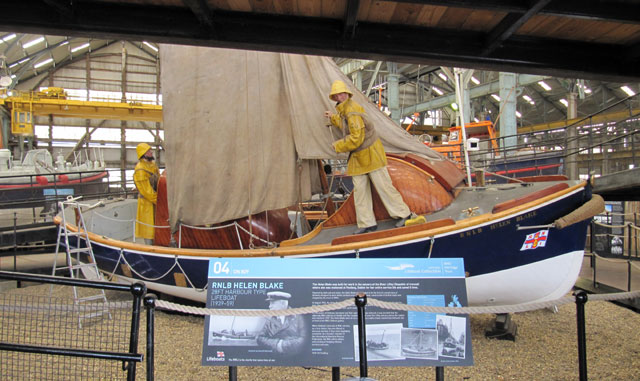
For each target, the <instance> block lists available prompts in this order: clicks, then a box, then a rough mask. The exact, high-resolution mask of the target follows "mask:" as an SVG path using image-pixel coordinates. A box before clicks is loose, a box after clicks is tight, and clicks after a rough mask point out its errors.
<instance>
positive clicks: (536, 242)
mask: <svg viewBox="0 0 640 381" xmlns="http://www.w3.org/2000/svg"><path fill="white" fill-rule="evenodd" d="M548 235H549V229H547V230H540V231H537V232H535V233H532V234H529V235H527V238H525V239H524V243H523V244H522V247H521V248H520V251H524V250H533V249H537V248H539V247H544V246H545V245H546V244H547V237H548Z"/></svg>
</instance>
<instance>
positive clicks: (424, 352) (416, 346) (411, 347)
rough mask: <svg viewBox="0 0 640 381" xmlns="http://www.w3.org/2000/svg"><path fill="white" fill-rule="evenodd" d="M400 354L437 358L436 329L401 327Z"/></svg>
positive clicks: (428, 358)
mask: <svg viewBox="0 0 640 381" xmlns="http://www.w3.org/2000/svg"><path fill="white" fill-rule="evenodd" d="M401 347H402V355H403V356H405V357H410V358H416V359H426V360H437V359H438V331H437V330H435V329H414V328H403V329H402V344H401Z"/></svg>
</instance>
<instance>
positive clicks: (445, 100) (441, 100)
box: [402, 74, 548, 117]
mask: <svg viewBox="0 0 640 381" xmlns="http://www.w3.org/2000/svg"><path fill="white" fill-rule="evenodd" d="M546 78H548V77H544V76H539V75H528V74H521V75H519V76H518V78H517V81H516V82H517V86H526V85H530V84H532V83H536V82H538V81H542V80H543V79H546ZM499 90H500V83H499V81H494V82H489V83H485V84H483V85H480V86H476V87H474V88H472V89H470V90H469V99H473V98H478V97H481V96H485V95H489V94H491V93H495V92H496V91H499ZM455 101H456V95H455V94H449V95H445V96H441V97H438V98H434V99H431V100H429V101H427V102H423V103H419V104H416V105H414V106H409V107H405V108H404V110H403V112H402V117H405V116H409V115H413V113H414V112H425V111H429V110H437V109H439V108H443V107H448V106H449V105H450V104H451V103H453V102H455Z"/></svg>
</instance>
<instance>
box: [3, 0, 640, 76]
mask: <svg viewBox="0 0 640 381" xmlns="http://www.w3.org/2000/svg"><path fill="white" fill-rule="evenodd" d="M44 8H47V7H42V3H41V2H40V0H21V1H19V2H13V1H11V2H0V14H2V15H3V17H2V18H1V19H0V29H4V30H15V31H18V32H28V33H38V34H40V33H48V34H58V35H71V36H85V37H86V36H89V37H96V38H101V39H119V40H140V39H141V40H145V41H153V42H162V43H174V44H187V45H199V46H215V47H225V48H235V49H249V50H265V51H277V52H289V53H301V54H317V55H327V56H340V57H350V58H366V59H374V60H383V61H397V62H406V63H416V64H426V63H429V64H431V65H438V66H453V67H463V68H464V67H466V68H469V67H472V68H475V69H479V70H493V71H510V72H525V73H531V74H542V75H554V76H563V77H571V78H598V79H600V80H609V81H614V82H624V81H629V80H632V81H637V80H638V79H639V78H640V64H639V63H638V62H637V60H620V61H618V62H616V65H612V64H611V57H621V56H624V54H625V52H626V47H624V46H618V45H612V44H597V43H586V42H579V41H568V40H559V39H548V38H538V37H523V36H515V35H514V36H512V37H511V38H509V39H508V40H507V41H505V42H504V43H503V44H502V45H501V47H499V48H497V49H496V50H495V51H493V52H492V54H491V56H487V57H482V56H480V53H481V52H482V49H483V48H484V41H485V38H486V34H484V33H480V32H475V31H466V32H465V31H458V30H442V29H440V30H438V29H435V28H427V27H411V26H406V25H401V24H381V23H371V22H366V23H365V22H358V28H357V33H356V34H355V36H354V38H353V39H351V40H349V43H348V44H345V43H344V40H343V39H342V34H343V30H344V28H343V26H344V24H343V23H342V21H341V20H336V19H329V18H311V17H298V16H282V15H273V14H255V13H249V12H231V11H222V10H218V11H216V28H217V29H218V30H220V31H224V33H220V34H219V35H218V36H216V37H215V38H212V37H211V36H209V35H204V34H203V33H202V27H201V25H200V24H199V23H197V18H196V17H195V16H194V14H193V12H191V10H189V9H187V8H186V7H169V6H149V5H139V4H122V3H114V2H91V3H86V2H77V3H75V10H74V11H75V17H74V18H73V20H69V21H68V22H65V23H60V22H58V20H55V18H53V19H52V18H51V17H50V10H48V9H44ZM638 13H640V12H638ZM636 14H637V13H636ZM167 20H172V23H171V28H167ZM442 41H447V43H446V44H443V43H442ZM425 46H428V47H429V49H425V48H424V47H425ZM356 47H357V49H356Z"/></svg>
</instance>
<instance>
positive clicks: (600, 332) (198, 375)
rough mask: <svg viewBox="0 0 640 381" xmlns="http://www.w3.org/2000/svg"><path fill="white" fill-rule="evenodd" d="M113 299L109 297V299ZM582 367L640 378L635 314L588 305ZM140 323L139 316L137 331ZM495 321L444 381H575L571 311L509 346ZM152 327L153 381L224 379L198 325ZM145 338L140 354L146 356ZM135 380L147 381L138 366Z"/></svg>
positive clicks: (401, 371)
mask: <svg viewBox="0 0 640 381" xmlns="http://www.w3.org/2000/svg"><path fill="white" fill-rule="evenodd" d="M4 292H5V293H36V294H40V295H44V294H48V292H49V286H46V285H45V286H31V287H26V288H22V289H9V290H5V291H4ZM113 299H114V298H113V297H112V296H111V295H109V300H113ZM586 318H587V322H586V324H587V325H586V329H587V352H588V353H587V364H588V376H589V379H592V380H638V379H640V356H639V352H640V314H637V313H635V312H633V311H630V310H628V309H626V308H623V307H619V306H616V305H614V304H612V303H608V302H600V301H597V302H596V301H594V302H589V303H587V305H586ZM144 320H145V318H144V314H143V322H142V324H143V325H142V327H144V323H145V321H144ZM492 320H493V315H487V314H483V315H472V316H471V320H470V321H471V335H472V336H471V337H472V344H473V355H474V362H475V365H474V366H471V367H448V368H445V379H449V380H576V379H578V351H577V336H576V309H575V305H573V304H569V305H564V306H560V307H559V309H558V312H557V313H554V312H552V311H551V310H547V309H545V310H538V311H531V312H526V313H518V314H515V315H513V318H512V320H513V321H514V322H516V323H517V325H518V336H517V339H516V341H515V342H512V341H502V340H490V339H486V338H485V337H484V330H485V329H486V328H487V327H489V326H490V325H491V323H492ZM155 323H156V325H155V328H156V329H155V355H156V361H155V365H154V366H155V379H156V380H161V381H164V380H167V381H168V380H198V379H200V380H227V379H228V368H227V367H224V366H223V367H209V366H208V367H203V366H201V365H200V363H201V356H202V341H203V330H204V318H203V317H199V316H190V315H183V314H175V313H167V312H162V311H158V312H157V315H156V322H155ZM145 340H146V339H145V335H144V332H143V333H142V336H141V338H140V343H141V346H140V349H139V351H140V353H144V351H145V342H146V341H145ZM358 376H359V368H357V367H353V368H342V369H341V378H342V379H347V378H351V377H358ZM369 377H371V378H374V379H377V380H403V381H411V380H434V379H435V368H433V367H425V368H419V367H418V368H407V367H405V368H403V367H395V368H391V367H379V366H372V367H369ZM238 379H239V380H331V369H330V368H302V367H239V368H238ZM137 380H146V369H145V366H144V364H140V365H138V368H137Z"/></svg>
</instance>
